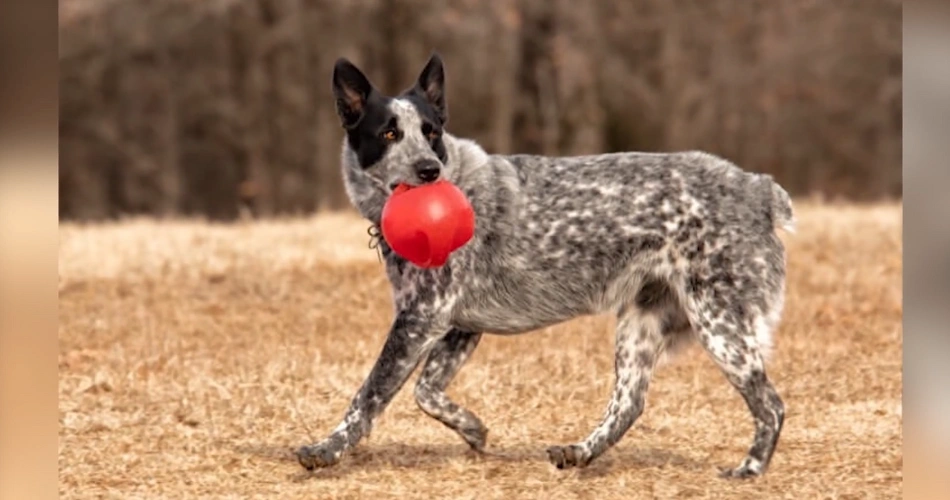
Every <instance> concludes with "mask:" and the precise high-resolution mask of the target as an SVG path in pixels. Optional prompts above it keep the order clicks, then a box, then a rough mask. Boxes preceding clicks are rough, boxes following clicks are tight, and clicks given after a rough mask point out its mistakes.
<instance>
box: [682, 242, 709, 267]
mask: <svg viewBox="0 0 950 500" xmlns="http://www.w3.org/2000/svg"><path fill="white" fill-rule="evenodd" d="M705 252H706V241H705V240H703V239H695V240H693V241H691V242H689V243H687V244H685V245H684V246H683V256H684V257H686V260H688V261H690V262H697V261H699V260H700V258H701V257H702V256H703V255H704V254H705Z"/></svg>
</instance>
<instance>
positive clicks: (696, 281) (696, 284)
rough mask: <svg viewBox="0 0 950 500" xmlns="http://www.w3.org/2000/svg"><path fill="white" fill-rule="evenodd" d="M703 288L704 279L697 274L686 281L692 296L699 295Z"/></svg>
mask: <svg viewBox="0 0 950 500" xmlns="http://www.w3.org/2000/svg"><path fill="white" fill-rule="evenodd" d="M702 286H703V279H702V278H700V277H699V275H697V274H693V275H691V276H690V277H689V278H687V279H686V291H687V292H689V293H690V294H691V295H695V294H698V293H699V291H700V290H701V289H702Z"/></svg>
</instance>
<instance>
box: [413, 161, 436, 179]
mask: <svg viewBox="0 0 950 500" xmlns="http://www.w3.org/2000/svg"><path fill="white" fill-rule="evenodd" d="M412 169H413V170H414V171H415V172H416V176H417V177H419V180H420V181H422V182H426V183H428V182H433V181H435V180H436V179H438V178H439V174H441V173H442V166H441V165H439V162H437V161H435V160H419V161H417V162H415V163H414V164H413V165H412Z"/></svg>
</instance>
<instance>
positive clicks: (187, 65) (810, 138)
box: [60, 0, 901, 220]
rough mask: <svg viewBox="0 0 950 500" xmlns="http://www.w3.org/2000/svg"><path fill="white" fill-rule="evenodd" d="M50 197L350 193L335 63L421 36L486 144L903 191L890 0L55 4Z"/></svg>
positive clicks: (146, 204) (263, 200) (894, 8)
mask: <svg viewBox="0 0 950 500" xmlns="http://www.w3.org/2000/svg"><path fill="white" fill-rule="evenodd" d="M60 10H61V16H60V23H61V26H60V54H61V55H60V70H61V101H60V102H61V104H60V106H61V125H60V127H61V128H60V155H61V157H60V169H61V170H60V213H61V217H62V218H64V219H80V220H94V219H103V218H111V217H116V216H120V215H126V214H149V215H201V216H206V217H209V218H212V219H218V220H228V219H232V218H235V217H237V216H238V215H239V214H240V213H241V212H242V207H245V208H246V209H247V211H248V212H249V213H252V214H256V215H259V216H272V215H278V214H292V213H308V212H312V211H315V210H320V209H327V208H343V207H346V206H347V202H346V198H345V194H344V193H343V191H342V188H341V182H340V174H339V147H340V141H341V138H342V135H343V134H342V130H341V129H340V127H339V124H338V122H337V119H336V116H335V114H334V109H333V101H332V98H331V96H330V83H329V82H330V72H331V68H332V65H333V62H334V60H335V59H336V58H337V57H339V56H346V57H349V58H351V59H352V60H353V61H354V62H356V63H357V64H358V65H359V66H360V67H362V68H363V69H364V70H365V71H366V72H367V74H368V75H369V76H370V78H371V79H372V80H373V81H374V83H375V84H376V85H377V86H378V87H380V88H381V89H382V90H384V91H388V92H397V91H399V90H402V89H403V88H405V87H407V86H409V85H410V84H411V83H412V80H413V78H415V76H416V75H417V73H418V71H419V70H420V69H421V68H422V65H423V64H424V63H425V60H426V57H427V56H428V55H429V53H430V51H431V50H433V49H435V50H438V51H439V52H440V53H441V54H442V55H443V57H444V59H445V61H446V65H447V77H448V80H449V82H448V99H449V107H450V115H451V119H450V123H449V129H450V130H451V131H452V132H453V133H455V134H457V135H462V136H468V137H472V138H474V139H476V140H478V141H479V142H480V143H481V144H482V145H483V146H484V147H485V148H486V149H488V150H489V151H491V152H498V153H510V152H527V153H544V154H581V153H597V152H606V151H617V150H648V151H662V150H683V149H704V150H708V151H710V152H713V153H716V154H719V155H722V156H724V157H726V158H728V159H730V160H732V161H735V162H737V163H738V164H739V165H741V166H742V167H744V168H747V169H750V170H755V171H760V172H768V173H771V174H773V175H775V176H776V177H777V178H778V180H779V181H780V182H781V183H783V184H784V185H785V186H786V187H787V188H788V189H789V191H791V192H792V193H793V194H794V195H809V194H815V193H820V194H823V195H825V196H841V197H846V198H849V199H854V200H869V199H878V198H882V197H899V196H900V194H901V163H900V158H901V3H900V2H899V1H898V0H836V1H834V2H819V1H814V0H800V1H795V2H775V1H768V0H707V1H699V0H631V1H625V2H610V1H593V2H576V1H568V0H462V1H456V2H425V1H422V0H354V1H341V0H215V1H207V2H204V1H201V2H199V1H194V0H187V1H186V0H164V1H161V2H149V1H147V0H121V1H119V0H96V1H86V0H63V1H61V2H60Z"/></svg>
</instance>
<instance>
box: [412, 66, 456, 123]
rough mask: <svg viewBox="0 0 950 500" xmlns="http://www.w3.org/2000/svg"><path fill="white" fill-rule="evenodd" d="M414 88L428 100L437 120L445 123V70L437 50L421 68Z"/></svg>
mask: <svg viewBox="0 0 950 500" xmlns="http://www.w3.org/2000/svg"><path fill="white" fill-rule="evenodd" d="M415 90H416V91H417V92H419V93H420V94H421V95H422V96H424V97H425V98H426V100H427V101H429V104H431V105H432V107H433V108H434V109H435V112H436V115H438V117H439V121H441V122H442V124H443V125H445V123H446V122H447V121H449V110H448V106H447V105H446V102H445V70H444V69H443V68H442V58H441V57H440V56H439V54H438V53H437V52H433V53H432V56H431V57H430V58H429V62H427V63H426V66H425V68H422V73H420V74H419V81H418V82H416V88H415Z"/></svg>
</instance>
